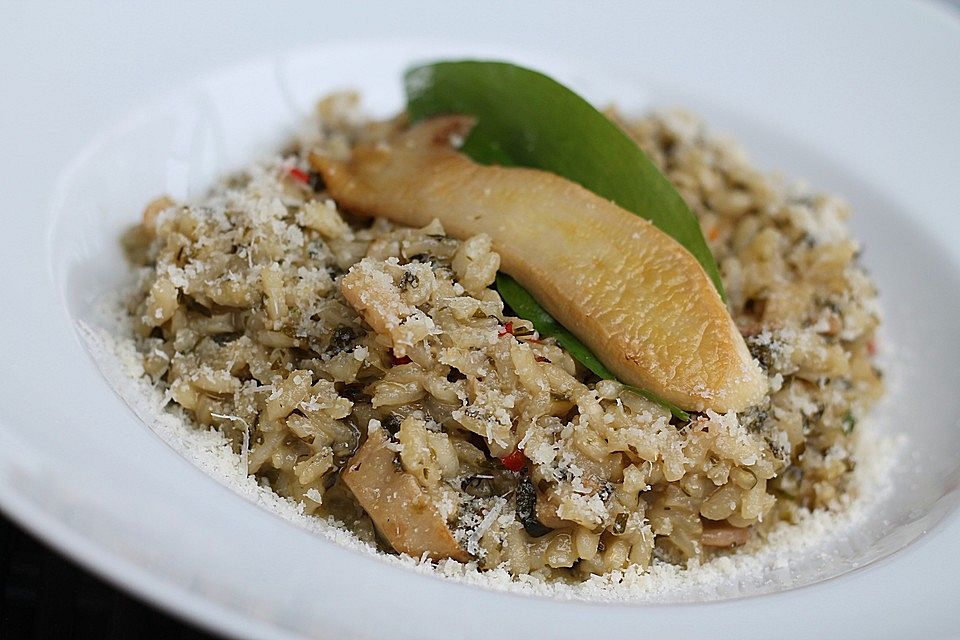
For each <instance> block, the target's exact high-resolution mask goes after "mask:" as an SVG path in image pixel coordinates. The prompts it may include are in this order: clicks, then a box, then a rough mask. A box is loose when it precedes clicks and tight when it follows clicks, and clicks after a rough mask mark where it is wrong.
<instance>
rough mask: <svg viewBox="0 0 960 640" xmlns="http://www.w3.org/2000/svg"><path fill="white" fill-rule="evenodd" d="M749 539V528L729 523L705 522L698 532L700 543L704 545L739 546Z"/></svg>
mask: <svg viewBox="0 0 960 640" xmlns="http://www.w3.org/2000/svg"><path fill="white" fill-rule="evenodd" d="M749 539H750V529H749V528H742V527H735V526H733V525H730V524H707V525H705V526H704V527H703V533H702V534H700V544H702V545H703V546H705V547H739V546H741V545H744V544H746V543H747V541H748V540H749Z"/></svg>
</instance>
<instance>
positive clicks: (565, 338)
mask: <svg viewBox="0 0 960 640" xmlns="http://www.w3.org/2000/svg"><path fill="white" fill-rule="evenodd" d="M497 290H498V291H499V292H500V296H501V297H502V298H503V300H504V301H505V302H506V303H507V304H508V305H510V307H511V308H512V309H513V312H514V313H516V314H517V315H518V316H520V317H521V318H526V319H527V320H529V321H530V322H532V323H533V327H534V328H535V329H536V330H537V331H539V332H540V335H542V336H545V337H548V338H553V339H555V340H556V341H557V343H558V344H559V345H560V346H561V347H563V348H564V349H566V350H567V352H569V353H570V355H571V356H573V357H574V358H576V359H577V361H578V362H579V363H580V364H582V365H583V366H585V367H586V368H587V369H589V370H590V371H592V372H593V373H594V374H596V375H597V376H598V377H600V378H603V379H605V380H616V379H617V377H616V376H615V375H614V374H613V372H612V371H610V370H609V369H607V368H606V367H605V366H603V363H602V362H600V360H598V359H597V357H596V356H595V355H593V353H592V352H591V351H590V349H588V348H587V346H586V345H585V344H583V343H582V342H580V340H578V339H577V337H576V336H575V335H573V334H572V333H570V332H569V331H567V330H566V329H565V328H564V327H563V326H561V325H560V323H559V322H557V321H556V320H554V318H553V316H551V315H550V314H549V313H547V311H546V309H544V308H543V307H541V306H540V304H539V303H538V302H537V301H536V300H534V298H533V296H531V295H530V294H529V293H528V292H527V290H526V289H524V288H523V287H521V286H520V284H519V283H518V282H517V281H516V280H514V279H513V278H511V277H510V276H508V275H507V274H505V273H498V274H497ZM624 387H625V388H627V389H629V390H630V391H632V392H633V393H636V394H637V395H640V396H643V397H644V398H646V399H647V400H651V401H653V402H656V403H657V404H659V405H661V406H663V407H664V408H666V409H669V410H670V413H672V414H673V415H674V416H676V417H677V418H679V419H680V420H685V421H689V420H690V414H688V413H687V412H686V411H684V410H683V409H681V408H680V407H678V406H676V405H675V404H673V403H671V402H667V401H666V400H664V399H663V398H661V397H659V396H657V395H656V394H655V393H651V392H650V391H647V390H646V389H640V388H638V387H634V386H631V385H624Z"/></svg>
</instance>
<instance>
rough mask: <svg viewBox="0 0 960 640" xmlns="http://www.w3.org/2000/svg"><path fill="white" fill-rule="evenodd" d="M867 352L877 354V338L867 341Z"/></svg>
mask: <svg viewBox="0 0 960 640" xmlns="http://www.w3.org/2000/svg"><path fill="white" fill-rule="evenodd" d="M867 353H869V354H870V355H872V356H875V355H877V341H876V340H871V341H870V342H868V343H867Z"/></svg>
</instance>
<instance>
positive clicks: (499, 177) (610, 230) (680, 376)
mask: <svg viewBox="0 0 960 640" xmlns="http://www.w3.org/2000/svg"><path fill="white" fill-rule="evenodd" d="M472 125H473V121H472V120H471V119H470V118H467V117H463V116H443V117H439V118H434V119H432V120H426V121H424V122H422V123H420V124H417V125H415V126H413V127H412V128H410V129H408V130H406V131H404V132H401V133H399V134H398V135H396V136H395V137H394V138H392V139H391V140H389V141H387V142H386V143H384V142H380V143H378V144H368V145H358V146H357V147H356V148H355V149H354V150H353V153H352V156H351V157H350V158H349V159H348V160H346V161H338V160H335V159H331V158H326V157H322V156H317V155H313V156H311V163H312V165H313V167H314V168H315V169H316V170H317V171H319V172H320V173H321V174H322V175H323V178H324V181H325V183H326V185H327V188H328V190H329V192H330V194H331V195H332V196H333V198H334V199H335V200H336V201H337V202H338V203H339V204H340V206H342V207H345V208H347V209H349V210H351V211H353V212H355V213H358V214H361V215H370V216H383V217H385V218H389V219H391V220H393V221H395V222H399V223H402V224H406V225H411V226H417V227H421V226H425V225H426V224H428V223H429V222H431V221H432V220H434V219H438V220H439V221H440V222H441V223H442V224H443V226H444V228H445V229H446V231H447V233H449V234H450V235H452V236H454V237H457V238H460V239H465V238H468V237H471V236H474V235H476V234H479V233H486V234H488V235H489V236H490V237H491V238H492V240H493V247H494V249H495V250H496V251H497V252H499V253H500V256H501V269H502V270H503V271H505V272H506V273H508V274H509V275H511V276H512V277H513V278H515V279H516V280H517V281H518V282H519V283H520V284H521V285H523V286H524V287H525V288H526V289H527V290H528V291H529V292H530V293H531V294H532V295H533V296H534V297H535V298H536V299H537V301H538V302H540V304H541V305H543V306H544V307H545V308H546V310H547V311H548V312H549V313H550V314H551V315H553V317H554V318H556V319H557V320H558V321H559V322H560V323H561V324H563V326H565V327H566V328H567V329H569V330H570V331H571V332H573V333H574V334H575V335H576V336H577V337H578V338H579V339H580V340H581V341H583V342H584V343H585V344H586V345H587V346H588V347H589V348H590V349H591V350H592V351H593V352H594V353H595V354H596V355H597V357H599V358H600V360H601V361H602V362H603V363H604V364H605V365H606V366H607V367H608V368H609V369H610V370H611V371H613V372H614V373H615V374H616V375H617V376H618V378H619V379H620V380H621V381H623V382H625V383H628V384H632V385H636V386H638V387H642V388H644V389H648V390H650V391H652V392H654V393H656V394H658V395H659V396H661V397H662V398H665V399H666V400H669V401H671V402H673V403H675V404H676V405H678V406H680V407H682V408H684V409H688V410H694V411H705V410H707V409H713V410H714V411H718V412H721V413H725V412H728V411H741V410H743V409H746V408H747V407H749V406H751V405H753V404H756V403H757V402H758V401H759V400H760V398H761V397H762V396H763V394H764V392H765V390H766V382H765V378H764V376H763V375H762V373H761V370H760V367H759V365H758V364H757V363H756V362H755V361H754V360H753V359H752V358H751V356H750V353H749V351H748V350H747V347H746V345H745V344H744V341H743V338H742V336H741V335H740V333H739V332H738V331H737V329H736V327H735V325H734V323H733V320H732V319H731V318H730V314H729V313H728V311H727V308H726V305H725V304H724V303H723V300H722V299H721V298H720V296H719V294H718V293H717V290H716V289H715V287H714V285H713V283H712V282H711V281H710V278H709V277H708V276H707V274H706V273H705V272H704V270H703V268H702V267H701V266H700V263H699V262H697V260H696V258H694V257H693V255H692V254H690V252H688V251H687V250H686V249H685V248H684V247H683V246H682V245H680V244H679V243H678V242H676V241H675V240H674V239H673V238H671V237H670V236H668V235H667V234H666V233H664V232H662V231H660V230H659V229H657V228H656V227H655V226H653V225H652V224H651V223H650V222H648V221H647V220H644V219H643V218H640V217H639V216H636V215H633V214H632V213H630V212H628V211H626V210H625V209H622V208H620V207H619V206H617V205H615V204H613V203H612V202H610V201H608V200H605V199H604V198H601V197H600V196H597V195H596V194H594V193H592V192H591V191H588V190H587V189H584V188H583V187H581V186H580V185H578V184H576V183H574V182H571V181H569V180H566V179H564V178H561V177H559V176H557V175H554V174H552V173H548V172H545V171H540V170H536V169H526V168H512V167H511V168H506V167H498V166H483V165H479V164H477V163H475V162H473V161H472V160H471V159H469V158H468V157H467V156H465V155H464V154H462V153H459V152H458V151H457V150H456V149H454V148H453V147H452V146H451V140H457V139H459V140H462V139H463V138H464V137H465V135H466V134H467V133H468V132H469V130H470V128H471V126H472Z"/></svg>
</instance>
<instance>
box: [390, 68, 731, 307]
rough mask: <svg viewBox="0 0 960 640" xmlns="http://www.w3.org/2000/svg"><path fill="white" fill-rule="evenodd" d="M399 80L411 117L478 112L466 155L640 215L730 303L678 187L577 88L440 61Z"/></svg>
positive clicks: (529, 74) (518, 72)
mask: <svg viewBox="0 0 960 640" xmlns="http://www.w3.org/2000/svg"><path fill="white" fill-rule="evenodd" d="M405 84H406V91H407V111H408V112H409V114H410V117H411V118H412V119H413V120H414V121H417V120H422V119H424V118H429V117H432V116H436V115H442V114H449V113H463V114H468V115H471V116H474V117H476V118H477V125H476V127H474V129H473V131H472V132H471V133H470V136H469V137H468V138H467V140H466V142H465V143H464V145H463V148H462V149H461V150H462V151H463V152H464V153H466V154H467V155H468V156H470V157H471V158H473V159H474V160H475V161H477V162H480V163H483V164H500V165H505V166H511V165H513V166H523V167H534V168H538V169H543V170H545V171H550V172H552V173H555V174H557V175H559V176H563V177H564V178H567V179H568V180H573V181H574V182H577V183H579V184H580V185H581V186H583V187H585V188H587V189H589V190H590V191H593V192H594V193H596V194H597V195H600V196H603V197H604V198H607V199H609V200H611V201H613V202H614V203H616V204H617V205H619V206H620V207H622V208H624V209H626V210H627V211H631V212H633V213H635V214H637V215H639V216H640V217H642V218H646V219H647V220H649V221H650V222H652V223H653V224H654V225H656V226H657V227H658V228H659V229H660V230H662V231H663V232H665V233H667V234H668V235H670V236H671V237H673V238H674V239H675V240H676V241H677V242H679V243H680V244H681V245H683V246H684V247H685V248H686V249H687V250H688V251H689V252H690V253H692V254H693V255H694V257H695V258H696V259H697V260H698V261H699V262H700V264H701V265H702V266H703V269H704V271H706V273H707V275H708V276H710V279H711V280H712V281H713V283H714V285H715V286H716V287H717V291H718V292H719V293H720V297H721V298H723V299H724V300H726V295H725V293H724V291H723V283H722V282H721V281H720V271H719V269H718V268H717V263H716V261H715V260H714V258H713V254H712V253H710V249H709V247H708V246H707V242H706V240H704V238H703V233H702V232H701V230H700V224H699V223H698V222H697V218H696V216H694V215H693V212H692V211H690V208H689V207H688V206H687V204H686V202H684V200H683V198H682V197H681V196H680V194H679V192H677V190H676V188H674V186H673V185H672V184H671V183H670V181H669V180H667V178H666V176H664V175H663V174H662V173H661V172H660V170H659V169H658V168H657V166H656V165H655V164H654V163H653V161H651V160H650V158H648V157H647V155H646V154H645V153H644V152H643V151H642V150H641V149H640V147H639V146H637V143H636V142H634V140H633V139H632V138H630V136H628V135H627V134H626V133H624V132H623V131H622V130H621V129H620V128H619V127H618V126H617V125H615V124H614V123H613V122H611V121H610V119H609V118H607V117H606V116H605V115H603V114H602V113H600V112H599V111H597V110H596V109H595V108H594V107H593V106H592V105H591V104H590V103H589V102H587V101H586V100H584V99H583V98H581V97H580V96H578V95H577V94H576V93H574V92H573V91H571V90H570V89H568V88H566V87H565V86H563V85H562V84H560V83H558V82H557V81H555V80H553V79H551V78H549V77H547V76H545V75H543V74H542V73H538V72H536V71H532V70H530V69H525V68H523V67H518V66H515V65H512V64H508V63H505V62H479V61H461V62H438V63H436V64H430V65H425V66H421V67H416V68H414V69H411V70H410V71H408V72H407V73H406V76H405Z"/></svg>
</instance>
